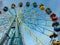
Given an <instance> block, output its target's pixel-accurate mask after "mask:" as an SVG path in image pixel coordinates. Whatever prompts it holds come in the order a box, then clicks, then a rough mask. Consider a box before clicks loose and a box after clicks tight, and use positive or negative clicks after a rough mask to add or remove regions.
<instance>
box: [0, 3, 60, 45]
mask: <svg viewBox="0 0 60 45" xmlns="http://www.w3.org/2000/svg"><path fill="white" fill-rule="evenodd" d="M2 10H3V11H4V12H5V13H6V14H7V13H8V15H7V16H5V17H7V18H8V19H7V18H3V19H4V21H5V24H6V25H5V26H4V27H5V28H6V27H8V28H7V29H8V30H6V29H5V30H6V32H5V33H4V35H3V36H2V39H1V41H0V45H26V44H25V42H24V36H23V34H22V32H23V31H25V32H26V33H27V34H28V35H29V36H31V37H32V38H33V39H34V40H35V42H36V45H46V44H45V43H44V42H45V41H46V39H47V37H48V38H49V39H50V40H49V42H48V45H60V35H59V34H60V23H59V21H58V20H59V17H58V16H57V15H56V14H55V13H54V12H52V10H51V8H49V7H46V6H45V5H44V4H40V5H38V4H37V2H33V3H30V2H26V4H25V6H24V8H23V3H22V2H19V3H18V6H16V5H15V4H14V3H13V4H11V9H10V8H8V7H7V6H4V8H3V9H2ZM12 11H13V12H14V13H13V12H12ZM0 14H1V13H0ZM9 15H10V16H9ZM8 16H9V17H8ZM5 19H6V20H7V22H6V20H5ZM7 23H8V24H7ZM3 24H4V23H3ZM3 24H2V23H1V25H3ZM7 25H8V26H7ZM36 32H38V33H36ZM37 34H40V35H37ZM46 36H47V37H46ZM39 37H40V38H39ZM41 38H42V39H41Z"/></svg>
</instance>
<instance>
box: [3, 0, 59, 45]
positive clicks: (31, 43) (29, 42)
mask: <svg viewBox="0 0 60 45" xmlns="http://www.w3.org/2000/svg"><path fill="white" fill-rule="evenodd" d="M2 1H3V7H4V6H8V7H9V8H10V6H11V4H12V3H15V4H16V5H17V6H18V2H23V5H24V6H25V3H26V2H27V1H29V2H30V3H31V4H32V3H33V2H34V1H36V2H37V4H38V5H40V4H41V3H42V4H44V5H45V8H46V7H50V8H51V10H52V11H53V13H55V14H56V15H57V16H60V10H59V9H60V6H59V5H60V0H2ZM24 8H25V7H23V8H22V9H24ZM10 10H11V9H10ZM25 10H27V9H25ZM33 10H34V9H33ZM36 10H39V9H36ZM11 11H12V10H11ZM13 13H14V12H13ZM38 13H39V14H41V17H39V18H44V16H43V15H45V14H44V12H42V11H41V10H40V11H38ZM42 13H43V14H42ZM30 14H31V13H30ZM34 14H37V13H34ZM26 15H28V14H27V13H26ZM46 15H47V14H46ZM46 17H48V19H50V18H49V16H46ZM27 19H28V18H27ZM40 22H41V24H45V23H46V21H39V23H40ZM47 23H50V21H48V22H47ZM51 24H52V22H51V23H50V24H47V25H51ZM26 25H27V26H28V25H29V24H26ZM41 26H42V25H41ZM30 27H32V26H31V24H30ZM30 27H29V28H30ZM43 27H44V28H47V29H51V30H53V28H52V27H47V26H43ZM34 28H35V27H34ZM40 29H42V28H39V27H38V28H37V30H40ZM31 30H32V32H33V33H35V35H37V36H38V38H39V39H41V41H42V39H44V42H43V43H44V45H48V43H49V41H50V38H49V37H47V36H45V35H43V34H41V33H39V32H37V31H34V29H31ZM42 30H43V29H42ZM44 30H46V29H44ZM22 33H23V36H24V41H25V43H26V45H36V41H35V40H34V39H33V38H32V37H31V36H29V34H27V32H26V31H25V29H24V27H23V26H22ZM45 33H46V34H49V33H51V32H49V31H45ZM45 37H46V38H45Z"/></svg>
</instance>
